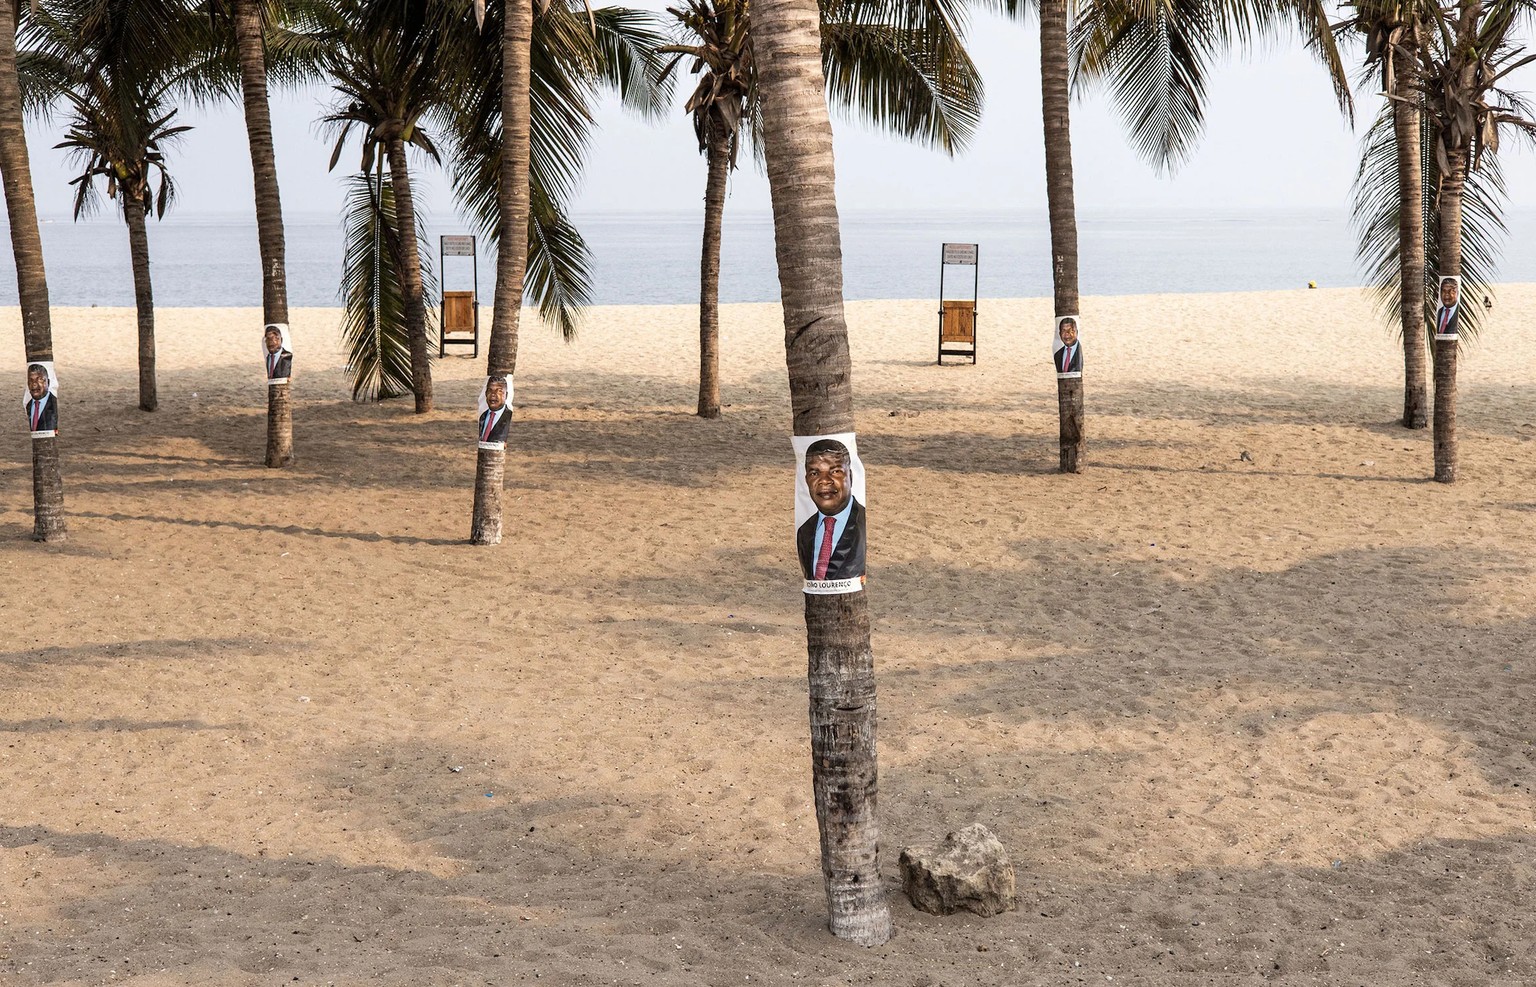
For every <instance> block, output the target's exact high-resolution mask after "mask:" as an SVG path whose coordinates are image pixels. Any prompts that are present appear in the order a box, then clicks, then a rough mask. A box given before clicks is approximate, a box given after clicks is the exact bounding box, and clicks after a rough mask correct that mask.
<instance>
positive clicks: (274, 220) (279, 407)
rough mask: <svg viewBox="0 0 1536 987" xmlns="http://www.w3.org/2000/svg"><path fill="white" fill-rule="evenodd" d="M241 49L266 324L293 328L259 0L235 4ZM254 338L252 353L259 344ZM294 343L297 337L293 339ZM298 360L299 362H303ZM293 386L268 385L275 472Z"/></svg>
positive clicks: (287, 446) (286, 446)
mask: <svg viewBox="0 0 1536 987" xmlns="http://www.w3.org/2000/svg"><path fill="white" fill-rule="evenodd" d="M234 22H235V47H236V49H237V51H238V53H239V56H240V91H241V94H242V96H243V98H244V102H245V133H246V138H247V141H248V142H249V143H250V146H251V174H252V178H253V181H254V186H255V192H256V239H257V242H258V244H259V245H260V248H261V308H262V320H263V322H264V324H271V323H278V324H281V325H287V324H288V272H287V269H286V267H285V260H284V255H285V251H286V248H285V246H284V241H283V204H282V199H281V197H280V196H279V194H278V187H277V158H276V155H275V154H274V153H273V150H272V111H271V107H270V105H269V104H268V101H267V64H266V51H265V47H264V44H263V41H262V33H261V4H260V2H259V0H234ZM258 335H259V334H257V333H252V334H251V340H252V341H251V350H252V352H256V342H255V340H256V338H257V336H258ZM290 338H291V335H290ZM299 358H300V357H299V355H298V354H294V359H295V360H298V359H299ZM290 386H291V385H289V384H286V383H285V384H269V385H267V457H266V463H267V465H268V466H270V467H274V468H276V467H282V466H289V465H292V463H293V410H292V406H291V404H290V400H289V398H290V394H289V388H290Z"/></svg>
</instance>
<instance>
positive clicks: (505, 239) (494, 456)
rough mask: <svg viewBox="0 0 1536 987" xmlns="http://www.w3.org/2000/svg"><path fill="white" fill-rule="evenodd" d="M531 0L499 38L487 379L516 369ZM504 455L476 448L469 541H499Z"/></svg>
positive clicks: (524, 253)
mask: <svg viewBox="0 0 1536 987" xmlns="http://www.w3.org/2000/svg"><path fill="white" fill-rule="evenodd" d="M532 39H533V0H507V4H506V19H505V24H504V26H503V28H502V35H501V76H502V80H501V127H502V140H501V176H500V179H499V186H498V190H497V194H496V198H497V205H498V207H499V208H500V211H501V225H500V228H499V229H498V230H497V244H496V295H495V302H494V307H493V309H492V311H491V340H490V346H489V348H488V350H487V356H486V375H487V376H489V377H501V376H504V375H507V374H511V373H513V372H514V371H516V369H517V333H518V320H519V317H520V315H521V314H522V304H523V276H524V275H525V274H526V272H527V266H528V208H529V203H528V143H529V128H530V125H531V120H530V117H529V107H528V92H529V80H530V68H531V65H532V52H531V46H532ZM506 460H507V454H506V451H505V450H500V449H481V450H479V454H478V457H477V459H476V461H475V506H474V513H473V516H472V518H471V523H470V533H469V540H470V541H471V542H472V543H474V544H476V545H497V544H500V542H501V488H502V483H503V480H504V476H505V472H506Z"/></svg>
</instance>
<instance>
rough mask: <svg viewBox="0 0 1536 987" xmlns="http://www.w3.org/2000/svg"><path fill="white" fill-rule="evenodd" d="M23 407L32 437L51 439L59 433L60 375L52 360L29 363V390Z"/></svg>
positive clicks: (25, 395)
mask: <svg viewBox="0 0 1536 987" xmlns="http://www.w3.org/2000/svg"><path fill="white" fill-rule="evenodd" d="M21 408H22V411H23V412H25V414H26V416H27V431H28V432H30V433H31V434H32V438H34V439H51V438H53V437H54V436H55V435H58V434H59V377H58V375H57V374H55V373H54V372H53V361H52V360H33V361H31V362H29V363H28V364H27V390H26V393H25V394H23V395H22V398H21Z"/></svg>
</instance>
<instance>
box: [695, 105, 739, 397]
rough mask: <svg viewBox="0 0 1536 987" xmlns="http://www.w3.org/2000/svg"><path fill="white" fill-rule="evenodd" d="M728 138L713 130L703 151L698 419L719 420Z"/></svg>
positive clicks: (728, 173) (717, 130)
mask: <svg viewBox="0 0 1536 987" xmlns="http://www.w3.org/2000/svg"><path fill="white" fill-rule="evenodd" d="M730 141H731V139H730V135H729V134H722V133H720V130H719V128H718V127H712V128H711V131H710V135H709V146H708V148H707V149H706V151H705V154H706V160H707V161H708V162H709V178H708V180H707V181H706V182H705V185H704V250H703V255H702V257H701V258H700V260H699V412H698V414H699V417H700V418H719V417H720V228H721V225H722V223H723V221H724V218H725V186H726V179H727V178H728V177H729V176H730V170H731V144H730Z"/></svg>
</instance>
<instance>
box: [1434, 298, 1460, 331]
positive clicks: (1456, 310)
mask: <svg viewBox="0 0 1536 987" xmlns="http://www.w3.org/2000/svg"><path fill="white" fill-rule="evenodd" d="M1444 311H1445V306H1444V305H1441V306H1440V307H1439V308H1437V309H1435V326H1434V328H1435V335H1437V336H1438V335H1441V332H1440V315H1441V313H1443V312H1444ZM1460 327H1461V306H1460V305H1456V306H1454V307H1452V309H1451V321H1450V322H1448V323H1446V326H1445V333H1444V335H1446V336H1455V335H1457V334H1458V333H1459V331H1460Z"/></svg>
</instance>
